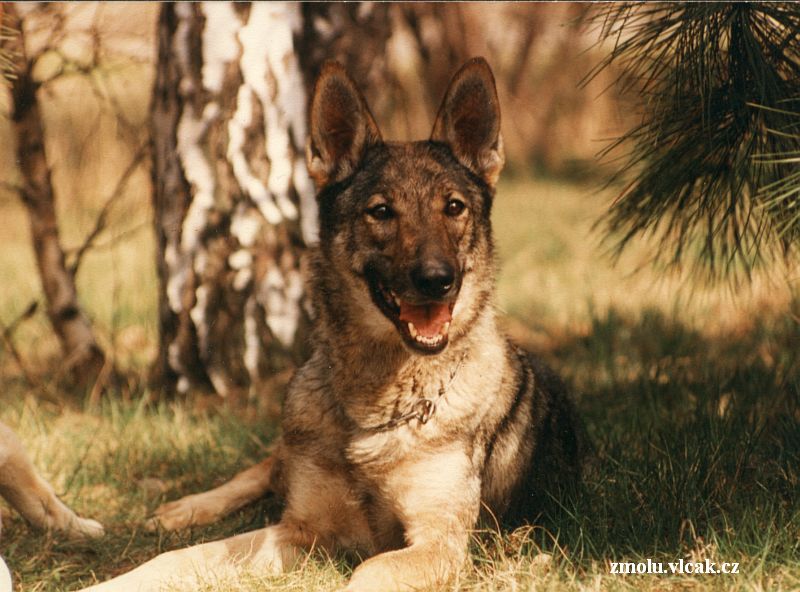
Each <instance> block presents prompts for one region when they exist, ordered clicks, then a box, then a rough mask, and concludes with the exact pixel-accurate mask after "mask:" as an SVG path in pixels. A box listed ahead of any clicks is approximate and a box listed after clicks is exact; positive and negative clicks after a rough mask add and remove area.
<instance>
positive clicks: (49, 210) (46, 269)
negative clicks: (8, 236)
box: [5, 3, 104, 385]
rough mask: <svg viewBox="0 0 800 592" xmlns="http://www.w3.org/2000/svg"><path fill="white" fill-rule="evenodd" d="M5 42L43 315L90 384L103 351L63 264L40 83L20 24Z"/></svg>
mask: <svg viewBox="0 0 800 592" xmlns="http://www.w3.org/2000/svg"><path fill="white" fill-rule="evenodd" d="M5 11H6V15H7V17H10V20H11V21H12V22H17V23H18V22H19V19H18V18H17V15H16V10H15V7H14V5H13V4H11V3H8V4H6V5H5ZM6 43H7V44H8V45H7V46H6V47H7V48H8V50H9V55H11V56H13V60H14V77H13V78H12V81H11V82H12V84H11V94H12V113H11V119H12V121H13V131H14V136H15V139H16V154H17V162H18V163H19V167H20V172H21V175H22V186H21V188H20V197H21V198H22V202H23V203H24V204H25V207H26V209H27V211H28V219H29V221H30V228H31V238H32V240H33V250H34V253H35V256H36V264H37V266H38V269H39V276H40V279H41V282H42V289H43V291H44V295H45V298H46V300H47V316H48V317H49V319H50V322H51V323H52V325H53V329H54V330H55V332H56V335H57V336H58V339H59V341H60V343H61V348H62V350H63V352H64V356H65V366H66V368H67V370H68V371H69V373H70V374H71V375H72V377H73V378H74V379H75V381H76V382H77V383H79V384H81V385H89V384H91V382H92V381H93V380H94V379H95V378H96V377H97V374H98V372H99V371H100V369H101V368H102V366H103V363H104V355H103V351H102V350H101V348H100V346H99V345H98V344H97V340H96V339H95V337H94V332H93V330H92V326H91V324H90V322H89V320H88V318H87V317H86V315H85V314H84V313H83V311H82V309H81V307H80V304H79V302H78V293H77V290H76V288H75V278H74V276H73V274H72V273H71V272H70V271H69V269H68V268H67V266H66V263H65V258H64V251H63V249H62V248H61V242H60V239H59V232H58V223H57V219H56V209H55V195H54V192H53V185H52V182H51V179H50V168H49V167H48V161H47V154H46V152H45V138H44V129H43V126H42V117H41V112H40V109H39V102H38V99H37V96H36V93H37V90H38V86H39V85H38V83H37V82H36V81H35V80H34V78H33V74H32V70H33V65H34V60H32V59H30V58H29V57H27V56H26V53H25V38H24V30H23V27H22V26H21V24H20V26H19V34H18V35H17V36H15V37H14V38H12V39H10V40H8V41H7V42H6Z"/></svg>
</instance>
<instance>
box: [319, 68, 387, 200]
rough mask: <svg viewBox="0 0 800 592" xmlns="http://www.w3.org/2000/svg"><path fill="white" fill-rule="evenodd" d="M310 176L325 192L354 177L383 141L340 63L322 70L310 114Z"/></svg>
mask: <svg viewBox="0 0 800 592" xmlns="http://www.w3.org/2000/svg"><path fill="white" fill-rule="evenodd" d="M309 127H310V130H309V135H308V143H307V145H306V163H307V165H308V172H309V174H310V175H311V177H312V178H313V179H314V181H315V182H316V184H317V188H318V189H322V188H323V187H325V186H326V185H329V184H330V183H335V182H337V181H341V180H342V179H345V178H347V177H348V176H350V175H351V174H352V173H353V171H355V169H356V168H357V167H358V164H359V162H360V161H361V158H362V157H363V156H364V152H365V151H366V149H367V148H368V147H369V146H370V145H372V144H377V143H380V142H381V141H382V139H381V133H380V131H379V130H378V126H377V125H376V124H375V119H374V118H373V117H372V114H371V113H370V112H369V107H367V102H366V101H365V100H364V97H363V96H362V94H361V92H360V91H359V90H358V88H357V87H356V84H355V82H353V80H352V78H350V76H349V75H348V74H347V71H346V70H345V69H344V67H343V66H342V65H341V64H339V63H338V62H334V61H328V62H325V64H324V65H323V66H322V71H321V72H320V75H319V77H318V78H317V82H316V84H315V85H314V94H313V96H312V98H311V109H310V113H309Z"/></svg>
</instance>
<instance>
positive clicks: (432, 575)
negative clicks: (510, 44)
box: [92, 58, 581, 591]
mask: <svg viewBox="0 0 800 592" xmlns="http://www.w3.org/2000/svg"><path fill="white" fill-rule="evenodd" d="M309 116H310V127H309V130H310V133H309V136H310V137H309V141H308V145H307V151H306V152H307V163H308V168H309V171H310V173H311V175H312V176H313V177H314V180H315V182H316V184H317V187H318V190H319V191H318V202H319V212H320V214H319V217H320V242H319V246H318V247H317V248H315V249H314V250H313V251H312V253H311V255H310V256H311V264H310V268H311V273H310V276H311V277H310V278H309V290H310V293H311V296H312V299H313V305H314V310H315V312H316V318H315V326H316V328H315V333H314V336H313V344H312V355H311V357H310V359H309V361H308V362H306V363H305V365H303V366H302V367H301V368H300V369H299V370H298V372H297V373H296V375H295V377H294V379H293V380H292V382H291V384H290V387H289V392H288V394H287V397H286V401H285V403H284V415H283V420H282V426H281V428H282V429H281V436H280V438H279V440H278V442H277V443H276V445H275V448H274V453H273V454H272V455H271V456H270V457H269V458H268V459H267V460H265V461H263V462H262V463H261V464H259V465H256V466H255V467H251V468H250V469H247V470H246V471H244V472H243V473H240V474H239V475H237V476H236V477H234V479H233V480H232V481H230V482H228V483H227V484H225V485H223V486H221V487H219V488H217V489H215V490H212V491H210V492H207V493H203V494H199V495H194V496H189V497H187V498H184V499H182V500H179V501H177V502H173V503H171V504H167V505H165V506H162V508H160V509H159V510H157V512H156V516H155V519H154V520H155V524H157V525H159V526H160V527H163V528H168V529H172V528H181V527H185V526H188V525H190V524H200V523H207V522H210V521H212V520H214V519H216V518H217V517H219V516H221V515H222V514H224V513H226V512H229V511H231V510H233V509H235V508H238V507H240V506H242V505H244V504H245V503H247V502H249V501H252V500H254V499H256V498H257V497H259V496H261V495H263V494H264V493H265V492H267V491H272V492H275V493H276V494H278V495H280V496H282V497H283V499H284V500H285V507H284V510H283V514H282V517H281V520H280V521H279V522H278V523H277V524H275V525H272V526H267V527H266V528H264V529H261V530H257V531H255V532H249V533H246V534H240V535H237V536H234V537H231V538H229V539H225V540H223V541H218V542H211V543H205V544H202V545H198V546H195V547H190V548H188V549H181V550H178V551H172V552H169V553H165V554H162V555H160V556H158V557H156V558H155V559H153V560H151V561H149V562H148V563H146V564H144V565H142V566H140V567H138V568H136V569H134V570H133V571H131V572H129V573H127V574H124V575H122V576H120V577H118V578H116V579H113V580H110V581H108V582H106V583H105V584H100V585H98V586H97V587H95V588H92V590H111V589H114V590H126V591H128V590H131V591H132V590H156V589H159V587H160V586H161V585H163V584H165V583H174V584H183V585H188V586H190V587H191V586H196V585H198V583H200V582H203V581H207V580H208V579H209V578H217V577H220V576H232V575H234V574H235V573H236V571H235V570H236V568H237V567H238V566H245V567H247V568H248V569H251V570H260V571H268V572H269V571H271V572H277V571H281V570H284V569H288V568H290V567H291V566H292V565H293V564H295V563H296V561H297V559H298V557H299V556H300V555H301V554H302V552H303V551H304V550H308V549H311V548H315V549H320V548H321V549H324V550H326V551H327V552H329V553H337V552H341V551H342V550H347V551H351V552H355V553H356V554H357V556H359V557H368V559H366V560H365V561H363V562H362V563H361V564H360V565H359V566H358V567H357V568H356V569H355V572H354V573H353V576H352V578H351V579H350V581H349V583H348V585H347V588H346V589H347V590H350V591H355V590H362V591H387V590H409V589H418V588H424V587H427V586H431V585H437V584H441V583H444V582H446V581H447V580H448V579H449V578H450V577H451V576H452V575H453V574H454V573H455V572H456V571H457V570H458V569H459V568H460V567H461V565H462V564H463V563H464V561H465V559H466V557H467V551H468V540H469V536H470V531H471V530H472V529H473V528H474V527H475V526H476V524H477V523H478V521H479V519H480V517H481V515H483V516H486V517H489V519H491V520H494V519H497V520H502V521H503V522H504V523H506V524H512V525H513V524H516V523H519V522H521V521H525V520H529V519H533V518H535V517H536V516H537V513H538V512H539V509H540V507H541V502H542V501H543V500H544V499H545V497H546V496H547V495H548V494H547V493H546V492H547V491H550V492H551V493H550V494H549V495H554V494H553V493H552V492H558V491H559V489H558V483H568V482H571V481H575V480H576V479H577V478H578V473H579V464H580V463H579V457H580V448H581V445H580V441H579V437H578V432H577V430H576V424H575V417H574V412H573V409H572V406H571V405H570V403H569V401H568V400H567V397H566V394H565V390H564V387H563V385H562V383H561V382H560V381H559V379H558V378H557V377H556V376H555V375H554V374H553V373H551V372H550V371H549V370H548V369H547V368H546V367H545V366H544V365H543V364H541V363H540V362H538V361H537V360H535V359H533V358H532V357H530V356H529V355H528V354H526V353H525V352H523V351H522V350H521V349H519V348H518V347H516V346H514V345H512V344H511V343H510V342H509V341H508V340H507V339H506V338H505V337H504V336H503V335H502V333H501V332H500V331H499V330H498V327H497V323H496V320H495V312H494V308H493V302H492V301H493V284H494V282H493V268H494V260H493V248H492V233H491V226H490V211H491V207H492V201H493V199H494V192H495V184H496V182H497V179H498V175H499V173H500V170H501V168H502V167H503V164H504V161H505V157H504V153H503V143H502V138H501V135H500V111H499V103H498V98H497V92H496V89H495V83H494V77H493V75H492V72H491V70H490V68H489V66H488V64H487V63H486V62H485V61H484V60H483V59H482V58H475V59H473V60H471V61H469V62H467V63H466V64H465V65H464V66H463V67H462V68H461V70H459V72H458V73H457V74H456V75H455V77H454V78H453V80H452V82H451V83H450V86H449V89H448V90H447V92H446V94H445V97H444V101H443V103H442V105H441V108H440V110H439V113H438V115H437V117H436V122H435V124H434V126H433V133H432V135H431V137H430V139H429V140H427V141H421V142H409V143H389V142H385V141H384V140H383V139H382V137H381V133H380V131H379V130H378V127H377V125H376V123H375V120H374V119H373V116H372V114H371V113H370V110H369V108H368V107H367V104H366V102H365V100H364V98H363V96H362V95H361V93H360V92H359V90H358V89H357V88H356V85H355V83H354V82H353V81H352V79H351V78H350V77H349V76H348V74H347V73H346V72H345V70H344V69H343V68H342V66H340V65H339V64H337V63H335V62H328V63H326V64H325V65H324V67H323V68H322V71H321V74H320V75H319V78H318V79H317V82H316V85H315V88H314V92H313V96H312V99H311V103H310V110H309ZM556 495H557V493H556Z"/></svg>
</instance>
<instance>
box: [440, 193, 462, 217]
mask: <svg viewBox="0 0 800 592" xmlns="http://www.w3.org/2000/svg"><path fill="white" fill-rule="evenodd" d="M466 207H467V206H466V205H464V202H463V201H461V200H460V199H456V198H455V197H451V198H450V199H449V200H447V205H446V206H445V207H444V213H445V214H447V215H448V216H450V217H452V218H455V217H456V216H458V215H459V214H460V213H461V212H463V211H464V208H466Z"/></svg>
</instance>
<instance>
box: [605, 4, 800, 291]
mask: <svg viewBox="0 0 800 592" xmlns="http://www.w3.org/2000/svg"><path fill="white" fill-rule="evenodd" d="M600 19H601V20H602V22H603V28H602V37H603V38H604V39H605V40H611V41H613V42H614V48H613V50H612V52H611V53H610V54H609V56H608V58H607V59H606V60H605V61H603V62H602V63H601V64H600V68H599V69H600V70H602V69H603V68H604V67H606V66H608V65H609V64H616V65H617V66H618V67H621V68H622V70H623V75H622V77H621V83H622V84H623V85H625V86H627V87H629V88H632V89H634V90H636V91H637V92H638V93H640V95H641V97H642V99H643V100H642V101H641V105H643V107H644V109H643V117H642V120H641V123H640V124H639V125H638V126H636V127H634V128H633V129H632V130H631V131H629V132H628V133H627V134H626V135H625V136H624V137H623V138H622V139H621V140H620V142H629V143H630V145H631V146H632V149H631V151H630V152H629V154H628V158H627V161H626V163H625V164H624V166H623V167H622V168H621V171H620V172H619V174H618V176H617V180H624V181H625V182H626V183H627V184H626V185H625V189H624V191H623V192H622V194H621V195H620V196H619V198H618V199H617V201H616V202H615V203H614V205H613V207H612V208H611V210H610V212H609V214H608V216H607V218H606V222H607V227H608V229H609V230H610V232H611V233H613V234H614V235H616V236H618V237H619V242H618V247H619V249H622V248H623V247H624V246H625V245H626V244H627V243H628V242H629V241H630V240H631V239H632V238H633V237H634V236H637V235H654V236H656V237H657V238H658V240H659V246H660V248H659V250H658V254H657V255H656V259H657V260H660V261H664V262H667V263H671V264H679V263H681V262H683V261H684V260H685V259H686V258H689V259H690V261H691V262H692V263H693V264H694V263H696V264H697V265H698V266H699V267H700V268H702V269H703V270H705V271H706V272H708V273H710V274H711V276H712V277H717V278H718V277H723V276H725V277H736V275H737V273H739V272H741V271H744V272H746V273H749V271H750V270H751V269H752V268H753V267H754V266H755V265H757V264H759V263H762V262H768V261H771V260H774V259H775V258H776V257H778V258H780V257H783V256H785V255H786V254H787V253H788V252H789V251H791V250H792V249H794V248H796V247H797V241H798V239H799V238H800V172H798V170H799V169H798V162H800V34H798V31H800V4H797V3H789V2H775V3H773V2H752V3H750V2H748V3H734V2H730V3H729V2H709V3H705V2H700V3H661V2H659V3H620V4H611V5H607V6H605V7H603V8H601V9H600ZM731 272H733V273H732V274H731Z"/></svg>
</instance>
